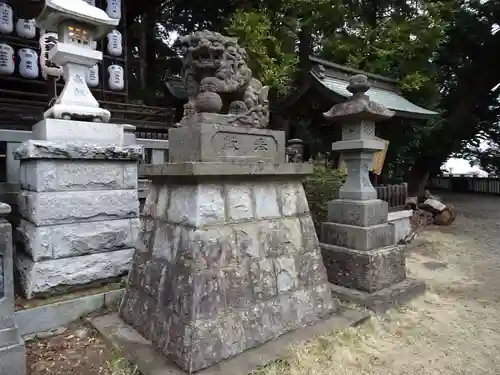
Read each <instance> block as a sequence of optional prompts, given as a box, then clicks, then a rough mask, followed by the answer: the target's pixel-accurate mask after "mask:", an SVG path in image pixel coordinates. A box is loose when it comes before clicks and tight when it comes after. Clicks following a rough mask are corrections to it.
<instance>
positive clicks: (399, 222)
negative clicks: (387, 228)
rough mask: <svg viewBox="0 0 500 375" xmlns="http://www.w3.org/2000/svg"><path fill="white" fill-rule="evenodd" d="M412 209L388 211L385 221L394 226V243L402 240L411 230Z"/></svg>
mask: <svg viewBox="0 0 500 375" xmlns="http://www.w3.org/2000/svg"><path fill="white" fill-rule="evenodd" d="M412 216H413V211H411V210H405V211H396V212H390V213H389V215H388V217H387V222H388V223H389V224H390V225H392V226H393V227H394V244H395V245H397V244H399V243H400V242H401V241H404V240H405V239H406V238H407V237H408V236H409V235H410V234H411V232H412V228H411V221H410V219H411V217H412Z"/></svg>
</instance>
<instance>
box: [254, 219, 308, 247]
mask: <svg viewBox="0 0 500 375" xmlns="http://www.w3.org/2000/svg"><path fill="white" fill-rule="evenodd" d="M257 226H258V230H259V234H258V235H259V242H260V243H261V246H262V253H263V254H266V255H267V256H270V257H278V256H281V255H290V254H295V253H297V252H300V251H302V250H303V242H302V231H301V227H300V221H299V218H296V217H295V218H286V219H280V220H264V221H260V222H258V223H257ZM305 250H306V251H310V250H311V249H310V248H308V249H305Z"/></svg>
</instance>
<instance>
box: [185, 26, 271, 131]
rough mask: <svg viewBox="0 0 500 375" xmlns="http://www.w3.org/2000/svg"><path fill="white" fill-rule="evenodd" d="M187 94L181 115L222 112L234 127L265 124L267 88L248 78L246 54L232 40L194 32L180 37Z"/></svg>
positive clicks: (267, 112) (249, 72)
mask: <svg viewBox="0 0 500 375" xmlns="http://www.w3.org/2000/svg"><path fill="white" fill-rule="evenodd" d="M179 42H180V45H181V51H182V55H183V56H184V61H183V78H184V82H185V85H186V89H187V93H188V103H187V104H186V105H185V111H184V116H185V117H189V116H192V115H193V114H195V113H224V114H227V117H228V123H229V124H231V125H234V126H245V127H253V128H265V127H267V126H268V124H269V102H268V98H267V97H268V93H269V88H268V87H267V86H263V85H262V83H261V82H260V81H259V80H257V79H255V78H252V71H251V70H250V68H249V67H248V66H247V54H246V51H245V49H244V48H242V47H240V46H239V45H238V41H237V39H235V38H230V37H226V36H224V35H221V34H219V33H216V32H211V31H198V32H195V33H193V34H190V35H187V36H183V37H181V38H180V41H179Z"/></svg>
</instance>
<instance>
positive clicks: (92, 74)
mask: <svg viewBox="0 0 500 375" xmlns="http://www.w3.org/2000/svg"><path fill="white" fill-rule="evenodd" d="M87 85H88V86H89V87H97V86H99V65H97V64H95V65H94V66H93V67H92V68H90V69H89V70H88V72H87Z"/></svg>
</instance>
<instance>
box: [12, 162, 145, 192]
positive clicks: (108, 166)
mask: <svg viewBox="0 0 500 375" xmlns="http://www.w3.org/2000/svg"><path fill="white" fill-rule="evenodd" d="M134 170H135V174H134ZM20 183H21V188H23V189H26V190H30V191H37V192H42V191H69V190H110V189H137V163H136V162H113V161H110V162H103V161H102V160H101V161H93V160H89V161H85V160H72V161H67V160H46V159H37V160H27V161H24V162H23V163H21V166H20Z"/></svg>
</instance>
